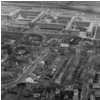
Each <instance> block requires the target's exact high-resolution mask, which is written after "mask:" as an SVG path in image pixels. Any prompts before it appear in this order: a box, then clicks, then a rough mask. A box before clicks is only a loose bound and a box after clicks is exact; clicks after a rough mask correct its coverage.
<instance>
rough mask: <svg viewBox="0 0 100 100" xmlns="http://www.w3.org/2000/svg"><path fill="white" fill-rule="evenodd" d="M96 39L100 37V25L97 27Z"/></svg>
mask: <svg viewBox="0 0 100 100" xmlns="http://www.w3.org/2000/svg"><path fill="white" fill-rule="evenodd" d="M95 39H100V26H98V27H97V31H96V36H95Z"/></svg>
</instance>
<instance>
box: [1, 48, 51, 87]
mask: <svg viewBox="0 0 100 100" xmlns="http://www.w3.org/2000/svg"><path fill="white" fill-rule="evenodd" d="M44 52H45V54H44V55H40V56H39V57H38V58H37V59H36V60H35V61H33V62H32V63H31V64H30V65H29V66H28V67H27V68H26V69H25V70H24V72H23V74H22V75H21V76H20V77H19V78H18V79H17V80H15V81H13V82H10V83H8V84H2V85H1V86H2V88H9V87H12V86H15V85H16V84H18V83H20V82H22V81H23V80H25V79H26V78H27V76H28V75H29V74H30V73H32V72H33V71H34V70H35V69H36V67H37V63H38V62H40V61H41V60H43V59H44V58H45V57H46V56H47V55H48V53H49V51H48V50H46V51H45V50H44Z"/></svg>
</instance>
